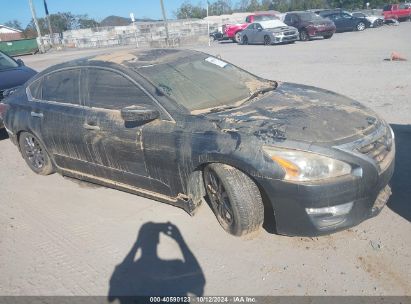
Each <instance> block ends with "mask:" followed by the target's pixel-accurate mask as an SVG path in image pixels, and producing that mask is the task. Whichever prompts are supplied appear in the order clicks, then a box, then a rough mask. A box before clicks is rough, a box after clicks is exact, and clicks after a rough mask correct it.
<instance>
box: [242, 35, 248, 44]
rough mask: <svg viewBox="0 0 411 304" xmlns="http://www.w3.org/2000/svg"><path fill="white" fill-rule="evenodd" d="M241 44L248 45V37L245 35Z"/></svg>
mask: <svg viewBox="0 0 411 304" xmlns="http://www.w3.org/2000/svg"><path fill="white" fill-rule="evenodd" d="M241 44H244V45H248V37H247V36H243V39H242V40H241Z"/></svg>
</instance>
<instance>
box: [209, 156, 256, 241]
mask: <svg viewBox="0 0 411 304" xmlns="http://www.w3.org/2000/svg"><path fill="white" fill-rule="evenodd" d="M204 184H205V187H206V191H207V195H208V198H209V200H210V204H211V208H212V209H213V212H214V214H215V216H216V217H217V220H218V222H219V223H220V225H221V226H222V227H223V228H224V230H226V231H227V232H228V233H230V234H233V235H236V236H240V235H244V234H247V233H250V232H252V231H255V230H258V229H259V228H260V227H261V226H262V224H263V221H264V205H263V202H262V199H261V194H260V191H259V189H258V187H257V185H256V184H255V183H254V182H253V181H252V180H251V179H250V178H249V177H248V176H247V175H245V174H244V173H243V172H241V171H239V170H238V169H236V168H233V167H231V166H228V165H225V164H220V163H214V164H210V165H208V166H207V167H206V168H205V170H204Z"/></svg>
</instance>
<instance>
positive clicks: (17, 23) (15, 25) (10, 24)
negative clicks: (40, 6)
mask: <svg viewBox="0 0 411 304" xmlns="http://www.w3.org/2000/svg"><path fill="white" fill-rule="evenodd" d="M4 25H5V26H8V27H11V28H14V29H16V30H20V31H21V30H22V29H23V28H22V27H21V23H20V21H18V20H16V19H14V20H10V21H7V22H6V23H4Z"/></svg>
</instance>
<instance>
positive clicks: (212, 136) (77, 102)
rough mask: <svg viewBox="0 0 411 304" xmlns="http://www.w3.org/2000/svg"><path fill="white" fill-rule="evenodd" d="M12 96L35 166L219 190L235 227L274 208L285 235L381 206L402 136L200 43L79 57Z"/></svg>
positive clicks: (246, 226) (188, 202) (182, 196)
mask: <svg viewBox="0 0 411 304" xmlns="http://www.w3.org/2000/svg"><path fill="white" fill-rule="evenodd" d="M62 93H63V94H62ZM65 93H68V96H70V97H67V95H64V94H65ZM63 95H64V96H63ZM4 103H5V104H3V105H2V108H3V111H2V116H4V119H5V125H6V128H7V131H8V133H9V135H10V138H11V140H12V141H13V142H14V143H15V144H16V145H18V147H19V148H20V150H21V152H22V155H23V157H24V158H25V160H26V161H27V163H28V164H29V166H30V167H31V168H32V169H33V170H34V171H35V172H37V173H40V174H50V173H52V172H54V171H58V172H60V173H62V174H63V175H66V176H70V177H75V178H78V179H82V180H86V181H90V182H94V183H99V184H103V185H106V186H110V187H114V188H117V189H121V190H124V191H128V192H132V193H137V194H140V195H143V196H146V197H150V198H154V199H157V200H160V201H163V202H167V203H170V204H173V205H175V206H179V207H182V208H184V209H185V210H186V211H187V212H189V213H190V214H193V213H194V212H195V210H196V209H197V208H198V206H199V205H200V204H201V202H202V201H203V200H202V199H203V197H208V199H209V203H210V205H211V207H212V209H213V211H214V213H215V214H216V217H217V219H218V220H219V222H220V224H221V225H222V226H223V227H224V229H226V230H227V231H228V232H230V233H232V234H234V235H242V234H245V233H248V232H251V231H253V230H256V229H258V228H259V227H260V226H261V225H262V223H263V220H264V215H266V216H269V215H271V216H274V217H275V226H276V229H277V232H278V233H280V234H287V235H319V234H326V233H330V232H334V231H338V230H341V229H344V228H347V227H350V226H353V225H356V224H358V223H360V222H361V221H363V220H365V219H367V218H369V217H372V216H374V215H376V214H378V212H379V211H380V210H381V208H382V207H383V206H384V203H385V202H386V200H387V199H388V196H389V187H388V186H387V184H388V182H389V180H390V178H391V176H392V174H393V170H394V167H393V166H394V161H393V160H394V154H395V147H394V136H393V133H392V130H391V128H390V127H389V125H388V124H386V123H385V122H384V121H383V120H382V119H381V118H379V117H378V116H377V115H376V114H375V113H374V112H372V111H371V110H369V109H367V108H365V107H364V106H362V105H361V104H359V103H358V102H356V101H354V100H351V99H349V98H347V97H343V96H341V95H338V94H335V93H333V92H330V91H326V90H322V89H318V88H315V87H309V86H304V85H297V84H292V83H279V82H276V81H271V80H266V79H263V78H259V77H257V76H255V75H252V74H250V73H248V72H246V71H244V70H242V69H239V68H237V67H235V66H233V65H231V64H229V63H227V62H225V61H223V60H220V59H217V58H215V57H212V56H210V55H208V54H204V53H200V52H195V51H188V50H175V49H174V50H167V49H162V50H145V51H143V50H142V51H129V52H124V51H123V52H120V53H113V54H108V55H100V56H97V57H92V58H86V59H82V60H76V61H73V62H68V63H65V64H61V65H57V66H54V67H52V68H49V69H47V70H45V71H43V72H41V73H40V74H38V75H37V76H36V77H35V78H34V79H33V80H31V81H30V82H29V83H27V84H26V85H25V87H24V88H23V89H21V90H19V91H17V92H15V93H14V94H13V95H11V96H9V97H8V98H7V99H5V101H4ZM4 108H7V109H6V110H4ZM113 208H115V206H113ZM264 209H265V210H264Z"/></svg>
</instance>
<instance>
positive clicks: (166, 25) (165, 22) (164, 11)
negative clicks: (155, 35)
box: [160, 0, 170, 46]
mask: <svg viewBox="0 0 411 304" xmlns="http://www.w3.org/2000/svg"><path fill="white" fill-rule="evenodd" d="M160 4H161V11H162V13H163V20H164V26H165V28H166V44H167V46H168V43H169V38H170V37H169V35H168V22H167V16H166V10H165V9H164V3H163V0H160Z"/></svg>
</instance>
